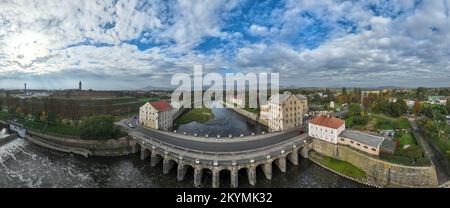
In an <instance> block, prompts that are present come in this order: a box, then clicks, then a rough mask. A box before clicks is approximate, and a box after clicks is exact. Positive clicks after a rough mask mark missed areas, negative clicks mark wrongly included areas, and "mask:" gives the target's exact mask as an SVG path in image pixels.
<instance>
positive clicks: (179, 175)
mask: <svg viewBox="0 0 450 208" xmlns="http://www.w3.org/2000/svg"><path fill="white" fill-rule="evenodd" d="M187 170H188V166H186V165H185V164H183V163H178V168H177V179H178V181H182V180H184V176H185V175H186V172H187Z"/></svg>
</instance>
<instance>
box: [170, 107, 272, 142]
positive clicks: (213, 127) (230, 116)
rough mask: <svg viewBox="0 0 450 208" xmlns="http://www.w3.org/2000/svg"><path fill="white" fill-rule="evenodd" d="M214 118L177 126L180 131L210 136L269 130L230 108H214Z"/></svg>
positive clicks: (256, 132) (246, 133) (247, 133)
mask: <svg viewBox="0 0 450 208" xmlns="http://www.w3.org/2000/svg"><path fill="white" fill-rule="evenodd" d="M212 112H213V114H214V119H212V120H210V121H207V122H205V123H198V122H195V121H194V122H191V123H188V124H181V125H177V126H175V130H177V131H178V132H186V133H187V134H190V135H193V134H194V133H196V134H197V135H205V134H208V135H210V136H215V135H217V134H218V135H221V136H228V135H230V134H231V135H233V136H234V137H236V136H240V135H241V134H243V135H250V134H252V133H255V134H261V133H262V132H263V131H265V132H267V127H265V126H263V125H261V124H259V123H257V122H255V121H252V120H250V119H247V118H245V117H243V116H241V115H240V114H238V113H236V112H234V111H233V110H231V109H228V108H213V109H212Z"/></svg>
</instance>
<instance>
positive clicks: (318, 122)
mask: <svg viewBox="0 0 450 208" xmlns="http://www.w3.org/2000/svg"><path fill="white" fill-rule="evenodd" d="M308 128H309V132H308V133H309V136H310V137H314V138H317V139H319V140H323V141H326V142H330V143H333V144H339V145H346V146H350V147H352V148H355V149H358V150H360V151H363V152H366V153H369V154H372V155H379V154H380V152H385V153H389V154H393V153H394V151H395V146H396V145H395V142H393V141H392V140H388V139H386V138H384V137H382V136H376V135H372V134H368V133H363V132H359V131H348V130H345V121H343V120H341V119H338V118H335V117H331V116H325V115H323V116H319V117H316V118H314V119H313V120H311V121H310V122H309V126H308Z"/></svg>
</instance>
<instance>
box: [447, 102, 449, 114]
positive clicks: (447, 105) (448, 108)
mask: <svg viewBox="0 0 450 208" xmlns="http://www.w3.org/2000/svg"><path fill="white" fill-rule="evenodd" d="M447 112H449V113H450V99H448V100H447Z"/></svg>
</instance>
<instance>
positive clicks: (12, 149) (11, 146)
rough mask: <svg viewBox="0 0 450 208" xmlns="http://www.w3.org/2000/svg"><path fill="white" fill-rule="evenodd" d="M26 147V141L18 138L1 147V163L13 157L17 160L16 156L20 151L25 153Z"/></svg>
mask: <svg viewBox="0 0 450 208" xmlns="http://www.w3.org/2000/svg"><path fill="white" fill-rule="evenodd" d="M26 145H27V143H26V142H25V140H23V139H21V138H18V139H15V140H13V141H11V142H8V143H6V144H4V145H2V146H0V163H3V162H4V161H6V160H8V159H10V158H11V157H12V158H14V159H15V157H14V155H15V154H17V153H18V152H19V151H23V149H24V148H25V147H26Z"/></svg>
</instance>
